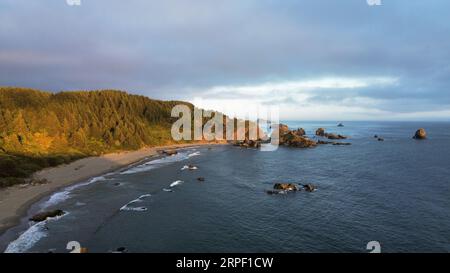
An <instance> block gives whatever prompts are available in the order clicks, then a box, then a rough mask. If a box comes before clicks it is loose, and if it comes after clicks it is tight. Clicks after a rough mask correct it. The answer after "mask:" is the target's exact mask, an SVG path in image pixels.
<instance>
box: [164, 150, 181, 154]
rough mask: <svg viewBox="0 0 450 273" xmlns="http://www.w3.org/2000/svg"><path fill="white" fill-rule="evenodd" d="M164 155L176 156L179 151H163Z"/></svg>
mask: <svg viewBox="0 0 450 273" xmlns="http://www.w3.org/2000/svg"><path fill="white" fill-rule="evenodd" d="M162 153H163V154H165V155H176V154H178V151H177V150H163V151H162Z"/></svg>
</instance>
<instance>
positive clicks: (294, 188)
mask: <svg viewBox="0 0 450 273" xmlns="http://www.w3.org/2000/svg"><path fill="white" fill-rule="evenodd" d="M273 188H274V189H275V190H287V191H298V190H299V188H298V186H297V185H295V184H292V183H276V184H275V185H273Z"/></svg>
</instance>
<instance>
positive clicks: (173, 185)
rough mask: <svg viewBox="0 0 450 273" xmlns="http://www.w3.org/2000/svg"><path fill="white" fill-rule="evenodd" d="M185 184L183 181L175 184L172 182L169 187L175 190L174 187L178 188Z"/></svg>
mask: <svg viewBox="0 0 450 273" xmlns="http://www.w3.org/2000/svg"><path fill="white" fill-rule="evenodd" d="M183 183H184V182H183V181H181V180H177V181H175V182H172V183H171V184H170V185H169V187H171V188H173V187H176V186H178V185H181V184H183Z"/></svg>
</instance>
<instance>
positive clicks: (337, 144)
mask: <svg viewBox="0 0 450 273" xmlns="http://www.w3.org/2000/svg"><path fill="white" fill-rule="evenodd" d="M333 145H336V146H348V145H352V144H351V143H349V142H333Z"/></svg>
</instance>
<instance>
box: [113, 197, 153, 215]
mask: <svg viewBox="0 0 450 273" xmlns="http://www.w3.org/2000/svg"><path fill="white" fill-rule="evenodd" d="M150 196H152V195H151V194H149V193H148V194H143V195H141V196H139V197H138V198H136V199H133V200H131V201H130V202H128V203H126V204H125V205H123V206H122V207H121V208H120V210H122V211H146V210H147V208H146V207H130V205H131V204H134V203H140V202H142V201H144V200H143V199H145V198H147V197H150Z"/></svg>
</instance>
